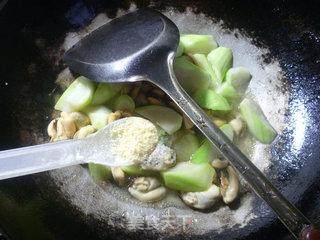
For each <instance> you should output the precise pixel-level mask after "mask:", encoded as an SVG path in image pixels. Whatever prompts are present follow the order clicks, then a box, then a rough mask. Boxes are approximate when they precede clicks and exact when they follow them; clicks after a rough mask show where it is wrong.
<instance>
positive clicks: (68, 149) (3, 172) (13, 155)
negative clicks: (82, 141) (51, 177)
mask: <svg viewBox="0 0 320 240" xmlns="http://www.w3.org/2000/svg"><path fill="white" fill-rule="evenodd" d="M76 147H77V141H61V142H56V143H46V144H40V145H35V146H30V147H22V148H16V149H12V150H5V151H1V152H0V180H2V179H7V178H12V177H18V176H23V175H27V174H32V173H37V172H43V171H47V170H52V169H57V168H61V167H66V166H71V165H75V164H79V163H82V162H83V161H82V160H83V159H82V157H81V156H79V155H78V154H75V153H76V152H77V151H75V149H76Z"/></svg>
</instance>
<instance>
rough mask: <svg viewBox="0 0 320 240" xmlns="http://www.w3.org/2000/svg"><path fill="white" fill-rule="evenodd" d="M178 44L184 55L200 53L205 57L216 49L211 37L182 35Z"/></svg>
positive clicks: (216, 45)
mask: <svg viewBox="0 0 320 240" xmlns="http://www.w3.org/2000/svg"><path fill="white" fill-rule="evenodd" d="M180 42H181V44H182V45H183V47H184V53H186V54H189V53H191V54H195V53H202V54H206V55H207V54H208V53H209V52H211V51H212V50H213V49H215V48H217V47H218V44H217V43H216V41H215V40H214V39H213V37H212V36H211V35H196V34H183V35H181V36H180Z"/></svg>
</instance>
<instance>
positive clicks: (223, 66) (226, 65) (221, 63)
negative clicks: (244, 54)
mask: <svg viewBox="0 0 320 240" xmlns="http://www.w3.org/2000/svg"><path fill="white" fill-rule="evenodd" d="M208 60H209V62H210V63H211V65H212V69H213V70H214V72H215V75H216V76H217V80H218V82H219V83H222V82H223V79H224V77H225V75H226V73H227V71H228V70H229V69H230V68H231V67H232V62H233V56H232V51H231V49H230V48H226V47H218V48H216V49H214V50H213V51H211V52H210V53H209V54H208Z"/></svg>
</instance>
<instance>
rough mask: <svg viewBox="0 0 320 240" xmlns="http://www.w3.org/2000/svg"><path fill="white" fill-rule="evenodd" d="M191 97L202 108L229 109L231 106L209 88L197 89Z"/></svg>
mask: <svg viewBox="0 0 320 240" xmlns="http://www.w3.org/2000/svg"><path fill="white" fill-rule="evenodd" d="M193 98H194V100H195V101H196V102H197V103H198V104H199V105H200V106H201V107H202V108H206V109H211V110H214V111H230V110H231V106H230V104H229V103H228V101H227V100H226V99H225V98H224V97H222V96H221V95H219V94H217V93H216V92H214V91H213V90H210V89H204V90H198V91H197V92H196V93H195V94H194V95H193Z"/></svg>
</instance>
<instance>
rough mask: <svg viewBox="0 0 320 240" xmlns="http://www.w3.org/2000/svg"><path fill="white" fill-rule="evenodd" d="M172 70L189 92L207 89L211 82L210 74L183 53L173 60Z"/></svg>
mask: <svg viewBox="0 0 320 240" xmlns="http://www.w3.org/2000/svg"><path fill="white" fill-rule="evenodd" d="M173 70H174V73H175V75H176V77H177V79H178V81H179V83H180V84H181V86H182V87H183V88H184V89H185V90H186V91H187V92H188V93H189V94H192V93H194V92H195V91H197V90H199V89H207V88H208V87H209V85H210V83H211V77H210V74H209V73H208V72H206V71H204V70H202V69H201V68H200V67H198V66H197V65H195V64H193V63H192V62H191V61H189V58H188V57H187V56H185V55H183V56H181V57H178V58H176V59H175V60H174V62H173Z"/></svg>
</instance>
